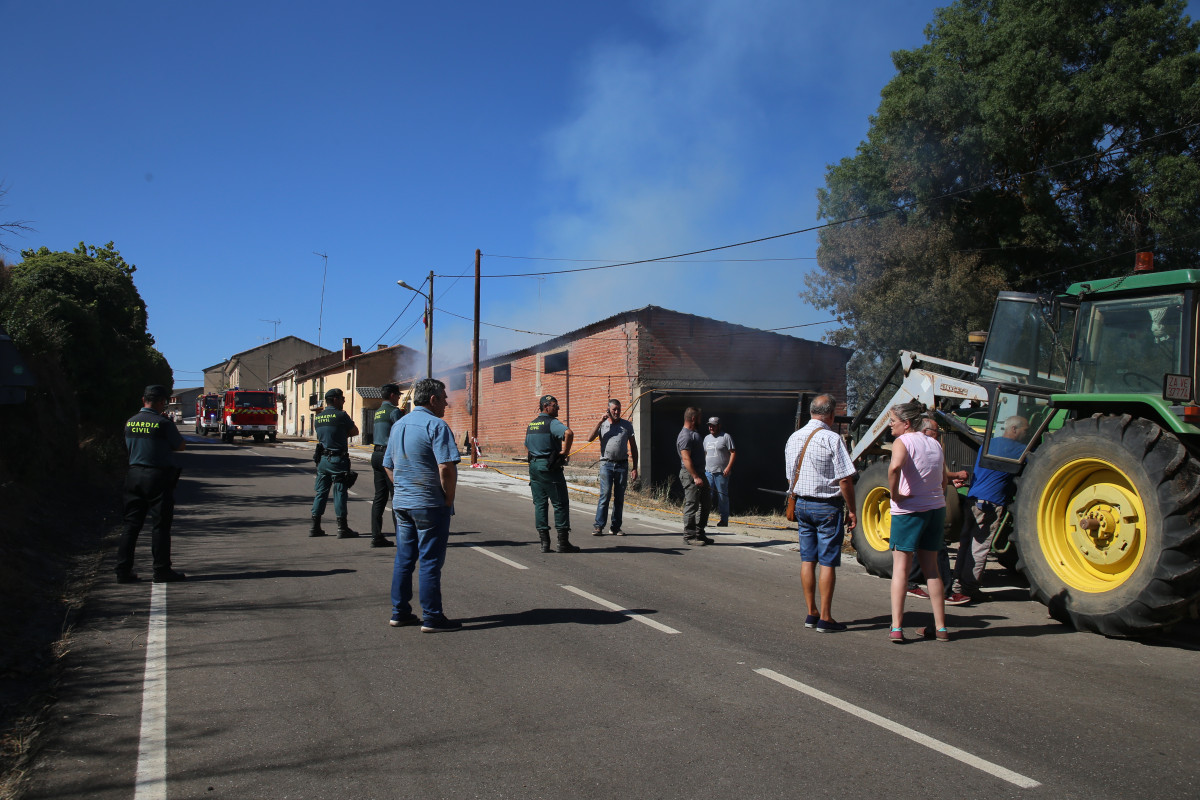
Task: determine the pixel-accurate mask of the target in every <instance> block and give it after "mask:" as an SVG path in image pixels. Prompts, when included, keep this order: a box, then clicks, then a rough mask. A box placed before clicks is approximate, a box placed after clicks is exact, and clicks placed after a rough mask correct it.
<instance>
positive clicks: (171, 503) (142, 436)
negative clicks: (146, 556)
mask: <svg viewBox="0 0 1200 800" xmlns="http://www.w3.org/2000/svg"><path fill="white" fill-rule="evenodd" d="M170 399H171V391H170V390H169V389H168V388H167V387H165V386H160V385H158V384H155V385H153V386H147V387H146V389H145V391H143V392H142V410H141V411H139V412H138V413H136V414H134V415H133V416H132V417H130V418H129V420H128V421H127V422H126V423H125V447H126V449H128V450H129V472H128V473H126V475H125V531H124V532H123V533H122V534H121V541H120V543H119V544H118V545H117V582H118V583H133V582H134V581H136V580H138V576H137V575H136V574H135V573H134V571H133V549H134V547H135V546H136V545H137V540H138V534H140V533H141V532H142V525H143V524H144V523H145V521H146V515H147V514H149V515H150V517H151V519H153V520H154V527H153V528H151V532H150V536H151V538H150V549H151V553H152V554H153V558H154V582H155V583H168V582H171V581H181V580H184V579H185V577H186V576H185V575H184V574H183V573H182V572H176V571H175V570H173V569H171V521H172V519H173V518H174V516H175V484H177V483H178V482H179V471H180V470H179V464H178V461H177V457H176V456H175V455H174V453H176V452H178V451H180V450H183V449H184V443H183V437H182V436H180V435H179V429H178V428H176V427H175V423H174V422H172V421H171V420H170V419H168V418H167V416H166V414H165V412H166V409H167V402H168V401H169V400H170Z"/></svg>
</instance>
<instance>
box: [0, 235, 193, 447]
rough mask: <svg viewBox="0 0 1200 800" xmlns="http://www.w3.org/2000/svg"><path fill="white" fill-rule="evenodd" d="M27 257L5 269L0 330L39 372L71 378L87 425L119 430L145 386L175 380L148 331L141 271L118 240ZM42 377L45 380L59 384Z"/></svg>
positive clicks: (0, 295) (32, 253)
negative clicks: (137, 273)
mask: <svg viewBox="0 0 1200 800" xmlns="http://www.w3.org/2000/svg"><path fill="white" fill-rule="evenodd" d="M21 255H22V257H23V258H24V261H22V262H21V263H19V264H15V265H13V266H11V267H7V268H6V269H4V270H3V271H2V272H0V276H2V279H0V327H2V328H4V329H6V330H7V331H8V333H9V335H10V336H12V338H13V341H14V342H15V343H16V344H17V347H18V348H19V349H20V350H21V352H22V354H23V355H24V356H25V357H26V358H27V359H29V360H30V362H31V366H33V369H34V372H35V374H36V373H38V372H39V371H40V372H43V373H45V372H47V371H49V372H54V373H56V374H59V375H61V376H62V378H63V379H65V382H66V385H67V386H68V387H69V390H70V391H71V392H72V393H73V395H74V399H75V401H76V405H77V408H78V419H79V421H80V423H81V425H82V426H83V427H84V428H85V430H89V429H112V430H116V429H118V428H119V426H120V423H121V421H122V420H123V419H124V418H125V417H127V416H129V414H130V413H132V412H131V411H130V409H131V408H134V409H136V407H137V405H138V403H139V398H140V397H141V391H142V388H143V387H144V386H146V385H147V384H150V383H161V384H165V385H167V386H170V385H171V368H170V365H169V364H168V363H167V360H166V359H165V358H164V357H163V355H162V354H161V353H160V352H158V350H156V349H155V348H154V338H153V337H152V336H151V335H150V334H149V332H148V331H147V330H146V323H147V315H146V304H145V303H144V302H143V301H142V298H141V295H139V294H138V291H137V288H136V287H135V286H134V284H133V279H132V274H133V271H134V269H135V268H134V267H133V266H132V265H130V264H127V263H126V262H125V260H124V259H123V258H121V254H120V252H118V251H117V250H115V249H114V248H113V244H112V242H109V243H108V245H106V246H105V247H102V248H96V247H85V246H84V245H83V244H82V243H81V244H80V246H79V248H77V249H76V251H75V252H72V253H67V252H51V251H50V250H49V249H47V248H45V247H43V248H41V249H39V250H37V251H33V250H25V251H22V253H21ZM38 365H40V366H41V369H40V370H39V367H38ZM41 377H43V376H40V375H39V378H41ZM44 377H45V378H46V379H47V381H45V382H43V381H40V382H42V383H43V384H44V383H46V382H49V383H56V381H54V380H52V379H51V376H50V375H45V376H44ZM63 399H64V398H61V397H55V398H53V401H54V402H56V403H61V402H62V401H63ZM48 400H49V398H48Z"/></svg>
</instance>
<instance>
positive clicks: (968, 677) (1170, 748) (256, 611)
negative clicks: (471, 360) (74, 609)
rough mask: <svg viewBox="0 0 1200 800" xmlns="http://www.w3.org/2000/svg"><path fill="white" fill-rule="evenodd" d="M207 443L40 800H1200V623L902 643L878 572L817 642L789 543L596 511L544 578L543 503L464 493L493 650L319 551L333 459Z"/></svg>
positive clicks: (500, 485)
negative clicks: (317, 467) (171, 575)
mask: <svg viewBox="0 0 1200 800" xmlns="http://www.w3.org/2000/svg"><path fill="white" fill-rule="evenodd" d="M188 439H189V451H188V453H187V454H186V455H187V466H186V469H185V475H184V480H183V482H182V483H181V487H180V491H179V494H178V498H179V508H178V511H177V517H176V528H175V537H174V557H175V563H176V566H177V567H178V568H180V569H183V570H185V571H187V572H188V574H189V578H190V579H189V581H188V582H187V583H183V584H171V585H159V586H157V587H152V585H151V584H149V583H148V582H146V583H141V584H136V585H117V584H116V583H113V582H109V580H108V576H109V575H110V570H111V558H112V555H111V553H110V554H108V560H106V561H105V563H104V566H103V573H102V574H103V579H102V582H101V583H100V585H99V586H98V587H97V590H96V593H95V597H94V600H93V602H92V603H91V604H90V606H89V609H88V611H87V613H86V616H85V618H84V621H83V624H82V626H81V628H80V629H79V630H78V631H77V632H76V633H75V635H74V636H73V638H72V647H71V652H70V653H69V654H68V656H67V659H68V661H67V663H68V669H67V672H66V675H65V678H64V680H63V683H62V686H61V689H60V692H59V694H60V701H59V703H58V705H57V706H56V708H55V716H56V718H57V720H58V722H59V723H60V724H59V725H57V729H56V731H55V732H54V733H53V734H52V735H51V736H50V738H49V740H48V743H47V745H46V746H45V748H44V750H43V751H42V753H41V755H40V758H39V762H38V764H37V768H36V770H35V772H34V775H33V782H32V790H31V792H30V794H29V796H30V797H37V798H68V797H81V798H82V797H86V798H129V797H135V796H136V797H138V798H152V797H171V798H204V797H207V798H354V799H355V800H366V799H367V798H410V797H411V798H417V797H420V798H476V797H478V798H565V797H579V798H616V797H622V798H624V797H646V798H728V797H740V798H774V797H789V798H790V797H864V796H888V797H914V798H916V797H924V798H963V797H988V798H993V797H1018V796H1020V797H1045V798H1107V797H1140V796H1146V795H1150V794H1152V795H1153V796H1155V797H1158V798H1174V797H1178V798H1184V797H1187V798H1194V797H1196V796H1198V795H1200V763H1198V761H1197V758H1196V754H1197V745H1196V741H1197V740H1196V735H1195V725H1196V721H1197V719H1198V718H1200V715H1198V713H1197V709H1198V707H1200V693H1198V692H1197V689H1196V685H1195V682H1196V675H1197V672H1198V670H1197V667H1198V666H1200V637H1197V636H1196V634H1195V628H1189V629H1188V630H1185V631H1183V632H1182V633H1179V634H1177V635H1175V636H1174V637H1172V638H1169V639H1163V640H1159V641H1155V642H1136V641H1121V640H1111V639H1105V638H1103V637H1099V636H1095V635H1092V634H1080V633H1076V632H1074V631H1072V630H1071V629H1069V628H1066V627H1064V626H1062V625H1060V624H1059V623H1057V622H1054V621H1052V620H1049V619H1048V618H1047V617H1046V613H1045V609H1044V608H1043V607H1042V606H1040V605H1038V604H1036V603H1032V602H1028V601H1027V600H1024V599H1023V598H1024V596H1025V593H1024V592H1023V591H1022V590H1020V589H1019V588H1017V587H1011V588H1008V589H1005V588H1000V589H998V590H997V591H996V592H995V593H994V598H995V599H994V600H993V601H992V602H989V603H985V604H981V605H979V606H977V607H970V606H968V607H965V608H957V609H950V610H949V611H950V626H951V628H952V629H954V630H955V631H956V634H957V638H956V640H955V641H953V642H951V643H949V644H943V643H936V642H923V641H918V642H913V643H910V644H906V645H904V646H896V645H893V644H890V643H888V642H887V640H886V633H887V630H888V627H889V621H888V601H887V584H886V583H885V582H884V581H881V580H879V579H876V578H872V577H869V576H867V575H866V574H865V573H863V572H862V570H861V569H860V568H859V567H858V565H857V564H854V563H853V561H852V559H850V560H849V561H848V562H845V563H844V565H843V568H842V569H841V570H840V571H839V580H838V586H837V592H836V594H835V601H834V611H835V616H837V617H838V618H839V619H841V620H842V621H844V622H847V623H849V624H850V626H851V630H850V631H848V632H846V633H840V634H818V633H816V632H815V631H812V630H806V629H805V628H804V626H803V619H804V608H803V600H802V597H801V592H800V580H799V568H800V564H799V557H798V554H797V553H796V552H795V551H794V546H793V545H791V544H790V543H789V541H788V540H785V539H778V540H774V541H772V540H765V539H761V538H755V537H750V536H746V535H741V534H737V533H730V534H723V535H717V536H716V537H715V538H716V539H717V544H716V545H714V546H711V547H708V548H702V549H691V548H688V547H686V546H684V545H683V542H682V540H681V537H680V535H679V534H678V533H677V532H676V531H677V530H678V527H679V526H678V523H677V520H676V519H673V518H669V517H665V516H662V515H656V514H638V513H636V512H635V513H634V514H632V515H628V519H627V524H626V525H625V528H626V530H627V531H628V532H629V534H630V535H629V536H627V537H624V538H617V537H612V536H606V537H603V538H594V537H592V536H590V535H589V533H590V529H591V524H590V518H591V508H590V507H589V504H588V503H586V502H576V503H575V504H574V505H573V509H574V511H573V525H574V529H575V534H574V540H575V541H576V543H577V544H579V545H581V546H582V547H584V548H585V550H584V552H582V553H579V554H566V555H563V554H549V555H543V554H541V553H540V552H539V548H538V547H537V545H536V535H535V533H534V531H533V528H532V524H531V523H532V519H531V511H532V510H531V508H530V502H529V499H528V494H527V490H525V489H524V487H523V486H518V487H516V490H515V491H510V490H507V489H506V487H505V485H504V484H505V483H506V479H504V478H502V477H499V476H497V475H496V474H495V473H480V472H479V471H472V470H469V469H464V470H462V471H461V473H460V474H461V476H462V484H463V486H462V488H461V489H460V492H459V499H458V504H457V515H456V517H455V519H454V523H453V526H452V537H451V548H450V552H449V556H448V558H447V563H446V568H445V572H444V575H443V593H444V597H445V605H446V612H447V614H448V615H449V616H451V617H453V618H457V619H461V620H462V621H463V623H464V626H465V627H464V628H463V629H462V630H461V631H456V632H450V633H439V634H422V633H420V631H419V629H418V628H415V627H410V628H399V629H393V628H391V627H389V626H388V624H387V621H388V618H389V615H390V608H389V598H388V593H389V586H390V580H391V569H392V560H393V557H394V552H395V551H394V550H391V549H387V550H382V549H372V548H370V547H369V545H368V541H369V540H368V539H366V538H363V539H358V540H338V539H336V538H334V537H332V536H330V537H326V538H321V539H310V538H308V537H307V535H306V534H307V528H308V504H309V503H311V499H312V485H313V469H312V463H311V461H309V460H308V459H307V458H306V457H305V454H304V453H300V452H297V451H296V450H290V449H287V448H284V447H272V446H270V445H264V446H254V445H245V444H238V445H225V444H221V443H219V442H217V441H215V440H214V439H211V438H210V439H207V440H200V439H197V438H195V437H192V436H189V437H188ZM357 466H358V468H359V471H360V472H361V473H362V474H361V476H360V477H361V478H362V480H360V481H359V484H358V486H356V487H355V493H356V494H358V495H359V497H357V498H356V499H354V500H352V504H351V515H350V516H351V523H352V525H354V527H356V528H357V529H358V530H360V531H362V530H364V529H366V528H367V527H368V522H367V511H368V508H369V499H368V498H367V495H369V493H370V490H371V489H370V486H371V485H370V470H369V467H368V466H366V465H365V464H361V463H360V464H358V465H357ZM326 519H327V521H328V522H330V523H332V509H330V511H329V512H327V517H326ZM327 527H328V528H329V529H331V528H332V525H329V526H327ZM711 533H714V531H712V530H710V534H711ZM148 551H149V542H148V536H147V539H146V540H145V541H143V543H142V544H141V545H140V546H139V553H138V558H139V562H138V563H139V568H140V571H141V572H143V574H148V573H149V552H148ZM152 604H153V607H154V613H153V614H152V613H151V608H152ZM909 604H910V607H911V608H915V609H916V610H915V611H913V612H910V614H909V616H908V619H906V628H908V629H909V631H911V630H912V629H914V628H915V627H917V626H918V625H924V624H927V623H928V622H929V621H930V618H929V614H928V605H927V604H926V605H925V606H924V607H922V606H921V604H920V603H918V602H916V601H911V600H910V601H909ZM614 609H616V610H614ZM164 641H165V647H163V646H160V644H161V643H162V642H164ZM148 649H149V650H150V653H149V655H150V658H149V659H148V658H147V655H148V652H147V651H148ZM143 706H145V713H144V708H143ZM139 770H140V772H139ZM139 775H140V780H141V783H140V784H139V783H138V781H139ZM160 779H161V780H160ZM135 792H136V794H135Z"/></svg>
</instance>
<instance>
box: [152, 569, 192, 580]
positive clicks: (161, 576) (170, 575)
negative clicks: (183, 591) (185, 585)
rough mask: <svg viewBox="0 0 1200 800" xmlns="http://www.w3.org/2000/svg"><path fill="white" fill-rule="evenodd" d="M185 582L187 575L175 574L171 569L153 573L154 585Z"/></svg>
mask: <svg viewBox="0 0 1200 800" xmlns="http://www.w3.org/2000/svg"><path fill="white" fill-rule="evenodd" d="M186 580H187V575H184V574H183V573H182V572H177V571H175V570H173V569H169V570H166V571H165V572H155V573H154V582H155V583H175V582H176V581H186Z"/></svg>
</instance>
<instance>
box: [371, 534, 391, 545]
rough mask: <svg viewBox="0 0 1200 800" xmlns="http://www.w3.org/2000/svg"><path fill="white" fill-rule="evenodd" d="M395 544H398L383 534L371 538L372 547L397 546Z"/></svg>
mask: <svg viewBox="0 0 1200 800" xmlns="http://www.w3.org/2000/svg"><path fill="white" fill-rule="evenodd" d="M395 546H396V543H395V542H393V541H392V540H391V539H387V538H385V537H383V536H377V537H375V538H374V539H372V540H371V547H395Z"/></svg>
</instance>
